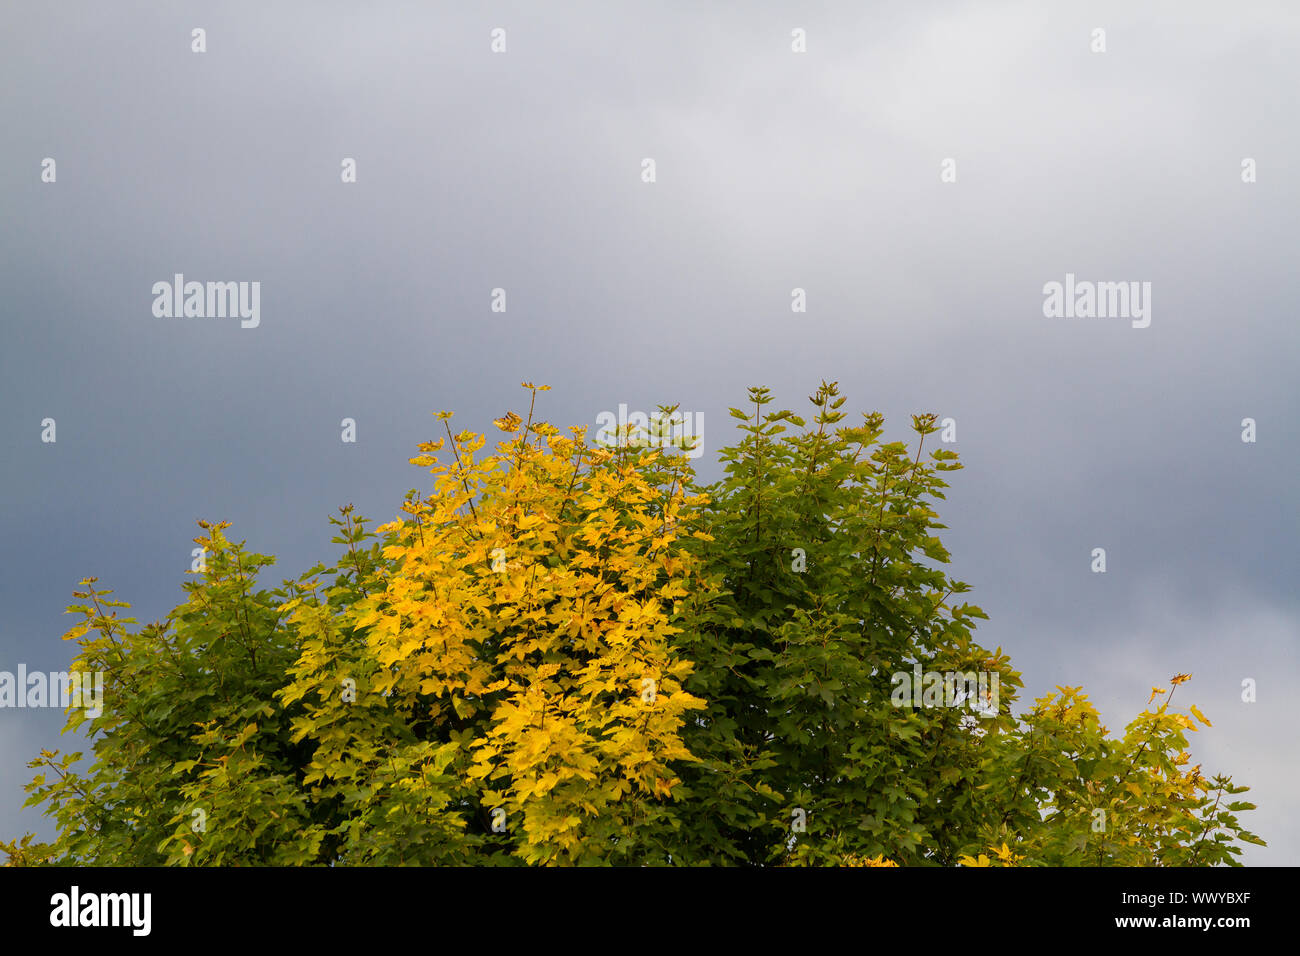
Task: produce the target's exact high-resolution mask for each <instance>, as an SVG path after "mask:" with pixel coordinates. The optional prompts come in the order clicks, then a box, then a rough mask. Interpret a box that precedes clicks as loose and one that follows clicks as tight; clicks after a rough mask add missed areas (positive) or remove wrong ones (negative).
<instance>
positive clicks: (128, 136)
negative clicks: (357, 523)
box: [0, 0, 1300, 865]
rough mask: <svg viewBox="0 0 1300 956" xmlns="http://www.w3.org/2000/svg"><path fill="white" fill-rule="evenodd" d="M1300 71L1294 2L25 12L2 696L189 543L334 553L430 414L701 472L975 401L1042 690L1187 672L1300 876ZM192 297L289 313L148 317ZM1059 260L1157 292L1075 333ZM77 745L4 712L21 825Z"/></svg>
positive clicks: (986, 492) (4, 471)
mask: <svg viewBox="0 0 1300 956" xmlns="http://www.w3.org/2000/svg"><path fill="white" fill-rule="evenodd" d="M196 27H200V28H203V29H204V30H205V31H206V52H204V53H195V52H193V51H192V43H193V40H192V33H191V31H192V30H193V29H194V28H196ZM498 27H499V28H502V29H504V31H505V43H506V51H505V52H504V53H493V52H492V50H491V43H492V37H491V31H492V30H493V29H494V28H498ZM1096 28H1101V29H1103V30H1104V31H1105V33H1104V43H1105V51H1104V52H1094V51H1093V47H1094V46H1096V45H1097V39H1096V35H1095V34H1094V30H1095V29H1096ZM795 30H803V31H805V35H806V52H803V53H796V52H794V51H793V50H792V44H794V43H795V42H796V40H795V39H794V38H793V37H792V32H793V31H795ZM1298 45H1300V8H1297V7H1296V5H1295V4H1294V3H1284V2H1278V3H1268V2H1261V0H1252V2H1248V3H1230V2H1216V3H1208V2H1202V3H1197V2H1187V0H1177V2H1166V3H1157V2H1146V3H1142V4H1132V3H1087V4H1083V3H1079V4H1073V3H1066V2H1053V3H1050V4H1048V3H1042V2H1034V0H1025V2H982V3H941V2H933V3H924V4H920V3H906V2H902V0H897V2H891V3H862V2H826V3H816V4H800V3H773V2H747V3H699V2H695V3H688V2H678V3H671V2H667V3H666V2H662V0H661V2H655V3H650V2H646V3H622V2H617V3H610V2H593V3H568V2H565V3H560V2H556V3H549V4H537V3H517V4H512V3H491V4H487V3H485V4H453V3H445V4H432V3H426V2H420V3H415V2H412V3H369V4H364V5H362V4H356V3H321V2H313V3H306V2H292V3H291V2H285V3H276V4H265V3H260V2H231V0H223V2H221V3H185V4H162V3H151V4H146V3H130V2H123V0H116V2H114V3H112V4H103V3H91V2H61V3H57V4H49V3H37V2H34V0H21V2H18V0H13V2H7V3H5V4H4V5H3V7H2V8H0V408H2V409H3V415H2V416H0V442H2V443H3V449H4V452H3V454H2V455H0V495H2V498H3V502H4V506H3V510H2V511H0V522H2V529H3V550H2V551H0V670H10V671H13V670H15V669H16V667H17V665H18V663H20V662H22V663H25V664H26V665H27V667H28V669H29V670H45V671H50V670H63V669H66V667H67V664H68V661H69V659H70V653H71V650H72V647H71V646H70V645H68V644H65V643H63V642H61V641H60V640H59V637H60V635H61V634H62V633H63V632H64V631H65V630H66V629H67V628H68V627H69V626H70V624H71V623H72V619H71V618H69V617H65V616H63V614H62V611H63V608H64V607H65V606H66V605H67V604H68V603H69V602H70V601H71V600H72V598H71V591H72V590H73V588H74V587H75V586H76V584H77V582H78V580H80V579H81V578H82V577H84V576H87V575H97V576H98V577H99V578H100V582H101V584H100V586H101V587H104V586H107V587H113V588H115V589H116V590H117V596H118V597H119V598H121V599H124V600H129V601H131V602H132V603H133V604H134V605H135V614H136V616H137V617H139V618H140V619H141V620H142V621H150V620H154V619H157V618H159V617H161V616H163V615H165V613H166V612H167V610H168V609H169V608H171V607H172V606H173V605H175V604H176V603H177V602H178V601H179V599H180V598H181V596H182V592H181V589H180V586H181V582H182V581H183V580H184V575H183V572H184V571H185V570H186V569H187V568H188V567H189V564H190V560H191V557H190V549H191V548H192V547H194V545H193V543H192V541H191V539H192V538H193V537H194V536H195V535H196V534H197V533H198V529H197V528H196V526H195V524H194V521H195V519H197V518H200V517H204V518H211V519H214V520H218V519H225V520H230V521H232V522H233V523H234V526H233V528H232V529H231V531H230V533H231V534H233V535H236V536H238V537H242V538H246V539H247V540H248V544H249V546H250V548H253V549H254V550H257V551H261V552H269V553H274V554H276V555H277V556H278V558H279V564H278V571H279V573H280V575H279V576H282V577H287V576H294V575H297V574H298V573H300V572H301V571H303V570H305V569H306V568H307V567H309V566H310V565H311V564H313V563H315V562H316V561H317V560H320V559H328V558H330V557H332V556H333V555H334V554H335V551H336V548H335V546H334V545H331V544H329V538H330V536H331V534H332V529H331V527H330V525H329V524H328V522H327V521H326V515H327V514H329V513H332V512H333V511H334V510H335V509H336V508H337V507H338V506H339V505H341V504H345V503H347V502H353V503H355V505H356V507H357V509H358V510H359V511H360V512H362V513H363V514H366V515H368V516H372V517H374V518H376V519H378V520H381V521H382V520H389V519H391V518H392V517H394V516H395V515H396V513H397V511H398V508H399V505H400V501H401V497H402V494H403V492H404V491H405V490H406V489H408V488H410V487H412V486H414V485H416V484H419V483H420V482H421V480H422V479H421V475H422V474H423V473H422V472H421V471H419V470H417V469H415V468H413V467H412V466H411V465H409V464H407V458H409V457H410V456H411V455H413V454H416V453H417V451H416V447H415V446H416V444H417V443H418V442H420V441H422V440H426V439H428V438H431V437H433V426H434V421H433V419H432V418H431V417H430V412H431V411H435V410H439V409H449V410H454V411H456V413H457V416H456V421H457V423H460V424H461V425H462V426H463V427H469V428H474V429H476V430H480V431H481V430H484V429H490V422H491V419H492V418H494V417H496V416H497V415H499V414H501V413H502V412H503V411H505V410H506V409H514V410H516V411H523V410H525V409H523V408H521V402H522V400H523V395H524V393H523V392H521V391H520V389H519V387H518V384H519V382H520V381H522V380H525V379H526V380H530V381H533V382H536V383H539V384H540V383H547V384H550V385H552V386H553V387H554V388H553V391H551V392H549V393H548V394H547V395H546V396H545V407H544V410H543V415H544V417H545V418H547V419H548V420H550V421H552V422H554V423H557V424H560V425H568V424H589V425H594V423H595V421H596V417H597V415H598V414H599V413H600V412H602V411H606V410H614V411H617V409H618V407H619V405H620V403H623V404H627V405H628V406H629V408H631V409H643V410H653V409H654V407H655V405H656V404H658V403H666V402H677V403H680V404H681V406H682V408H683V409H686V410H690V411H693V412H701V413H702V414H703V416H704V435H703V447H704V454H703V456H702V457H701V458H699V459H698V460H697V462H696V464H697V467H698V468H699V469H700V471H701V473H702V474H703V475H705V476H706V477H709V478H713V477H717V476H718V474H719V473H720V472H719V467H718V464H717V460H716V452H717V450H718V448H719V447H721V446H722V445H724V444H727V443H729V442H731V441H733V440H734V439H735V438H736V434H735V433H734V432H733V431H732V429H731V423H730V421H729V419H728V417H727V413H726V409H727V406H729V405H738V404H741V403H742V400H743V398H744V396H745V389H746V387H747V386H749V385H757V384H762V385H767V386H769V387H771V388H772V389H773V391H774V393H775V396H776V398H777V400H778V401H779V402H780V403H781V406H779V407H787V406H788V407H794V408H795V409H796V410H797V411H802V409H803V408H804V407H806V405H807V403H806V400H805V396H807V395H808V394H810V393H811V392H812V391H813V390H814V389H815V387H816V385H817V383H818V382H819V381H820V380H821V379H823V378H825V379H828V380H838V381H839V382H840V385H841V389H842V391H843V392H844V393H845V394H846V395H847V396H848V402H847V403H846V405H845V410H846V411H847V410H850V409H855V410H859V411H868V410H873V409H879V410H880V411H882V412H883V413H884V414H885V415H886V422H887V427H888V431H887V438H889V439H891V440H893V439H902V438H907V437H909V436H910V433H909V432H908V430H907V423H908V421H909V418H908V416H909V415H910V414H912V413H916V412H926V411H933V412H937V413H939V414H940V416H942V417H951V418H953V419H954V420H955V422H956V428H957V441H956V442H955V443H954V444H953V445H952V446H950V447H952V448H954V449H955V450H956V451H958V452H959V453H960V455H961V457H962V459H963V460H964V462H965V463H966V469H965V470H964V471H961V472H958V473H956V474H955V475H954V476H953V478H952V485H953V487H952V488H951V491H950V494H949V497H948V500H947V502H946V503H943V504H942V506H941V509H940V511H941V516H942V520H944V522H945V523H946V524H947V525H948V526H949V528H950V530H949V531H948V532H947V533H946V536H945V539H944V540H945V543H946V544H947V545H948V547H949V549H950V550H951V552H952V554H953V558H954V561H953V573H954V574H955V575H956V576H957V577H958V578H960V579H962V580H965V581H967V582H969V583H970V584H971V585H973V588H974V590H973V593H972V595H970V600H971V601H973V602H974V603H977V604H980V605H981V606H982V607H983V608H984V609H985V610H986V611H987V612H988V613H989V615H990V616H991V620H990V621H988V622H984V623H982V624H981V626H980V627H979V629H978V631H977V636H978V637H979V638H980V640H981V642H982V643H983V644H984V645H986V646H988V647H990V648H992V647H995V646H1001V647H1002V648H1003V649H1004V650H1006V651H1007V652H1008V653H1010V654H1011V657H1012V661H1013V663H1014V664H1015V665H1016V666H1017V667H1018V668H1019V669H1020V670H1021V671H1022V673H1023V675H1024V680H1025V685H1026V687H1025V695H1024V700H1025V701H1028V700H1029V699H1032V697H1035V696H1038V695H1040V694H1042V693H1045V692H1047V691H1049V690H1051V689H1052V688H1053V687H1054V686H1055V685H1057V684H1070V685H1079V684H1081V685H1083V686H1084V688H1085V690H1086V691H1087V692H1089V693H1090V695H1091V696H1092V699H1093V701H1094V702H1095V703H1096V705H1097V706H1098V707H1099V708H1100V710H1101V712H1102V715H1103V721H1104V722H1105V723H1106V724H1107V725H1108V726H1109V727H1110V728H1111V730H1112V731H1113V732H1120V731H1122V728H1123V726H1124V724H1126V723H1127V722H1128V720H1130V719H1131V718H1132V717H1133V716H1135V715H1136V714H1137V713H1138V712H1139V711H1140V710H1141V709H1142V708H1143V706H1144V705H1145V703H1146V700H1147V697H1148V695H1149V693H1150V688H1151V687H1152V685H1156V684H1159V685H1161V686H1167V684H1166V682H1167V680H1168V678H1169V677H1170V676H1171V675H1173V674H1175V673H1179V672H1189V673H1192V674H1193V680H1192V681H1191V682H1190V683H1189V684H1187V685H1186V686H1184V687H1182V688H1180V691H1179V694H1178V696H1177V697H1176V698H1175V703H1177V702H1178V701H1179V700H1181V701H1182V702H1183V704H1187V703H1196V704H1197V705H1198V706H1199V707H1200V708H1201V709H1202V710H1203V711H1204V712H1205V714H1206V715H1207V716H1208V717H1209V718H1210V719H1211V720H1212V721H1213V722H1214V726H1213V728H1212V729H1208V730H1204V731H1202V732H1201V733H1200V734H1198V735H1195V737H1196V739H1195V741H1194V749H1193V755H1194V758H1195V760H1197V761H1198V762H1201V763H1203V764H1204V772H1205V773H1206V774H1207V775H1208V774H1212V773H1216V772H1226V773H1230V774H1232V775H1233V777H1234V778H1235V780H1236V781H1237V782H1238V783H1244V784H1246V785H1249V786H1250V787H1251V788H1252V790H1251V793H1250V795H1249V796H1248V797H1247V799H1250V800H1253V801H1254V802H1255V803H1257V804H1258V805H1259V808H1260V809H1259V811H1258V812H1256V813H1247V814H1244V815H1243V821H1244V823H1245V825H1246V826H1247V827H1248V828H1249V829H1251V830H1253V831H1255V832H1257V833H1259V834H1260V835H1261V836H1262V837H1263V838H1264V839H1266V840H1267V841H1268V842H1269V844H1270V845H1269V847H1268V848H1248V849H1247V852H1246V854H1245V856H1244V857H1243V859H1245V860H1246V861H1247V862H1249V863H1253V864H1268V865H1278V864H1288V865H1295V864H1297V863H1300V771H1298V770H1297V769H1296V757H1297V753H1296V751H1297V749H1298V748H1297V731H1296V726H1295V710H1294V706H1293V702H1294V699H1295V688H1296V685H1297V679H1300V643H1298V642H1300V628H1298V627H1297V620H1298V617H1297V603H1298V600H1297V589H1296V580H1297V571H1298V570H1300V567H1298V564H1300V562H1297V544H1296V542H1297V540H1300V519H1298V515H1300V509H1298V508H1297V500H1296V499H1297V495H1296V488H1297V482H1296V471H1297V465H1300V452H1297V448H1298V447H1300V445H1298V442H1300V428H1298V427H1297V420H1298V416H1300V400H1298V393H1300V389H1298V388H1297V368H1296V366H1297V358H1298V357H1300V333H1298V332H1297V323H1296V317H1295V301H1296V291H1297V268H1296V263H1295V256H1296V251H1297V249H1300V241H1298V238H1297V230H1298V229H1300V227H1298V226H1297V216H1296V213H1297V209H1300V205H1298V203H1297V200H1298V199H1300V188H1298V186H1297V182H1298V181H1300V125H1298V124H1297V117H1298V116H1300V103H1298V102H1297V97H1298V93H1297V91H1298V90H1300V56H1297V52H1296V50H1297V46H1298ZM47 157H48V158H52V159H54V160H55V163H56V166H55V170H56V180H55V181H54V182H52V183H50V182H43V181H42V161H43V160H44V159H46V158H47ZM344 158H352V159H354V160H355V161H356V170H357V176H356V179H357V181H356V182H355V183H343V182H342V181H341V178H342V177H341V164H342V162H343V160H344ZM647 158H650V159H653V160H654V162H655V181H654V182H653V183H647V182H645V181H643V160H644V159H647ZM947 159H952V160H954V161H955V172H956V181H954V182H945V181H943V179H944V177H943V175H942V174H943V172H944V166H943V163H944V161H945V160H947ZM1246 159H1252V160H1254V169H1255V179H1256V181H1254V182H1244V181H1243V160H1246ZM949 168H950V169H951V168H954V167H949ZM949 178H951V177H949ZM176 273H183V274H184V275H185V277H186V280H187V281H190V280H195V281H201V282H206V281H248V282H252V281H257V282H259V283H260V294H261V298H260V315H259V318H260V323H259V324H258V326H257V327H256V328H241V323H240V320H239V319H238V318H229V317H227V318H202V319H200V318H189V319H185V318H159V317H156V316H155V315H154V313H153V304H154V294H153V292H152V291H151V290H152V287H153V285H154V283H155V282H160V281H161V282H171V280H172V277H173V275H174V274H176ZM1067 273H1071V274H1074V275H1075V276H1076V277H1077V279H1078V280H1079V281H1084V280H1089V281H1107V282H1129V281H1135V282H1139V283H1143V282H1149V283H1150V284H1151V285H1150V289H1151V296H1150V300H1149V303H1148V304H1149V306H1150V324H1149V326H1147V327H1146V328H1136V327H1134V324H1133V322H1131V321H1130V320H1129V319H1128V318H1125V317H1123V316H1120V317H1114V316H1111V317H1094V318H1064V317H1046V316H1045V315H1044V298H1045V297H1044V292H1043V288H1044V285H1045V284H1047V283H1049V282H1053V281H1056V282H1062V283H1064V282H1065V279H1066V275H1067ZM495 288H502V289H505V290H506V302H507V310H506V311H505V312H504V313H501V312H493V311H492V309H491V301H492V298H491V297H492V290H493V289H495ZM796 288H801V289H804V290H805V291H806V297H807V311H806V312H803V313H796V312H793V311H792V308H791V302H792V299H791V293H792V290H793V289H796ZM46 418H53V419H54V420H55V421H56V423H57V425H56V427H57V433H56V434H57V441H56V442H55V443H53V444H50V443H46V442H42V440H41V433H42V425H41V422H42V420H43V419H46ZM344 418H353V419H355V421H356V423H357V441H356V442H355V443H344V442H343V441H341V438H340V432H341V428H340V422H341V421H342V419H344ZM1244 418H1253V419H1254V420H1255V421H1256V423H1257V425H1256V427H1257V436H1256V437H1257V440H1256V441H1255V442H1253V443H1247V442H1243V441H1242V420H1243V419H1244ZM1099 547H1100V548H1105V550H1106V562H1107V569H1106V572H1105V573H1104V574H1099V573H1094V572H1093V571H1092V570H1091V566H1092V563H1093V558H1092V552H1093V549H1094V548H1099ZM1245 679H1253V680H1255V681H1256V682H1257V701H1256V702H1254V703H1245V702H1243V701H1242V699H1241V698H1242V681H1243V680H1245ZM62 721H63V715H62V713H61V712H58V711H33V710H0V836H3V837H5V838H8V837H12V836H16V835H20V834H21V833H22V832H24V831H26V830H37V831H38V832H40V833H42V834H44V835H49V833H50V832H51V831H50V827H49V825H48V823H47V822H46V821H45V820H44V819H43V818H42V817H40V816H39V815H38V814H37V813H35V812H34V811H30V810H28V811H22V812H20V811H19V809H18V808H19V805H20V804H21V803H22V801H23V799H24V795H23V793H22V785H23V784H24V783H25V782H27V780H29V779H30V776H31V771H29V770H28V769H27V768H26V767H25V764H26V762H27V761H28V760H29V759H30V758H31V757H33V756H35V754H36V752H37V751H38V750H39V749H40V748H41V747H54V746H67V745H68V743H69V740H68V738H66V737H65V738H63V739H62V740H60V739H59V738H58V736H57V731H58V728H59V727H60V726H61V725H62Z"/></svg>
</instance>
